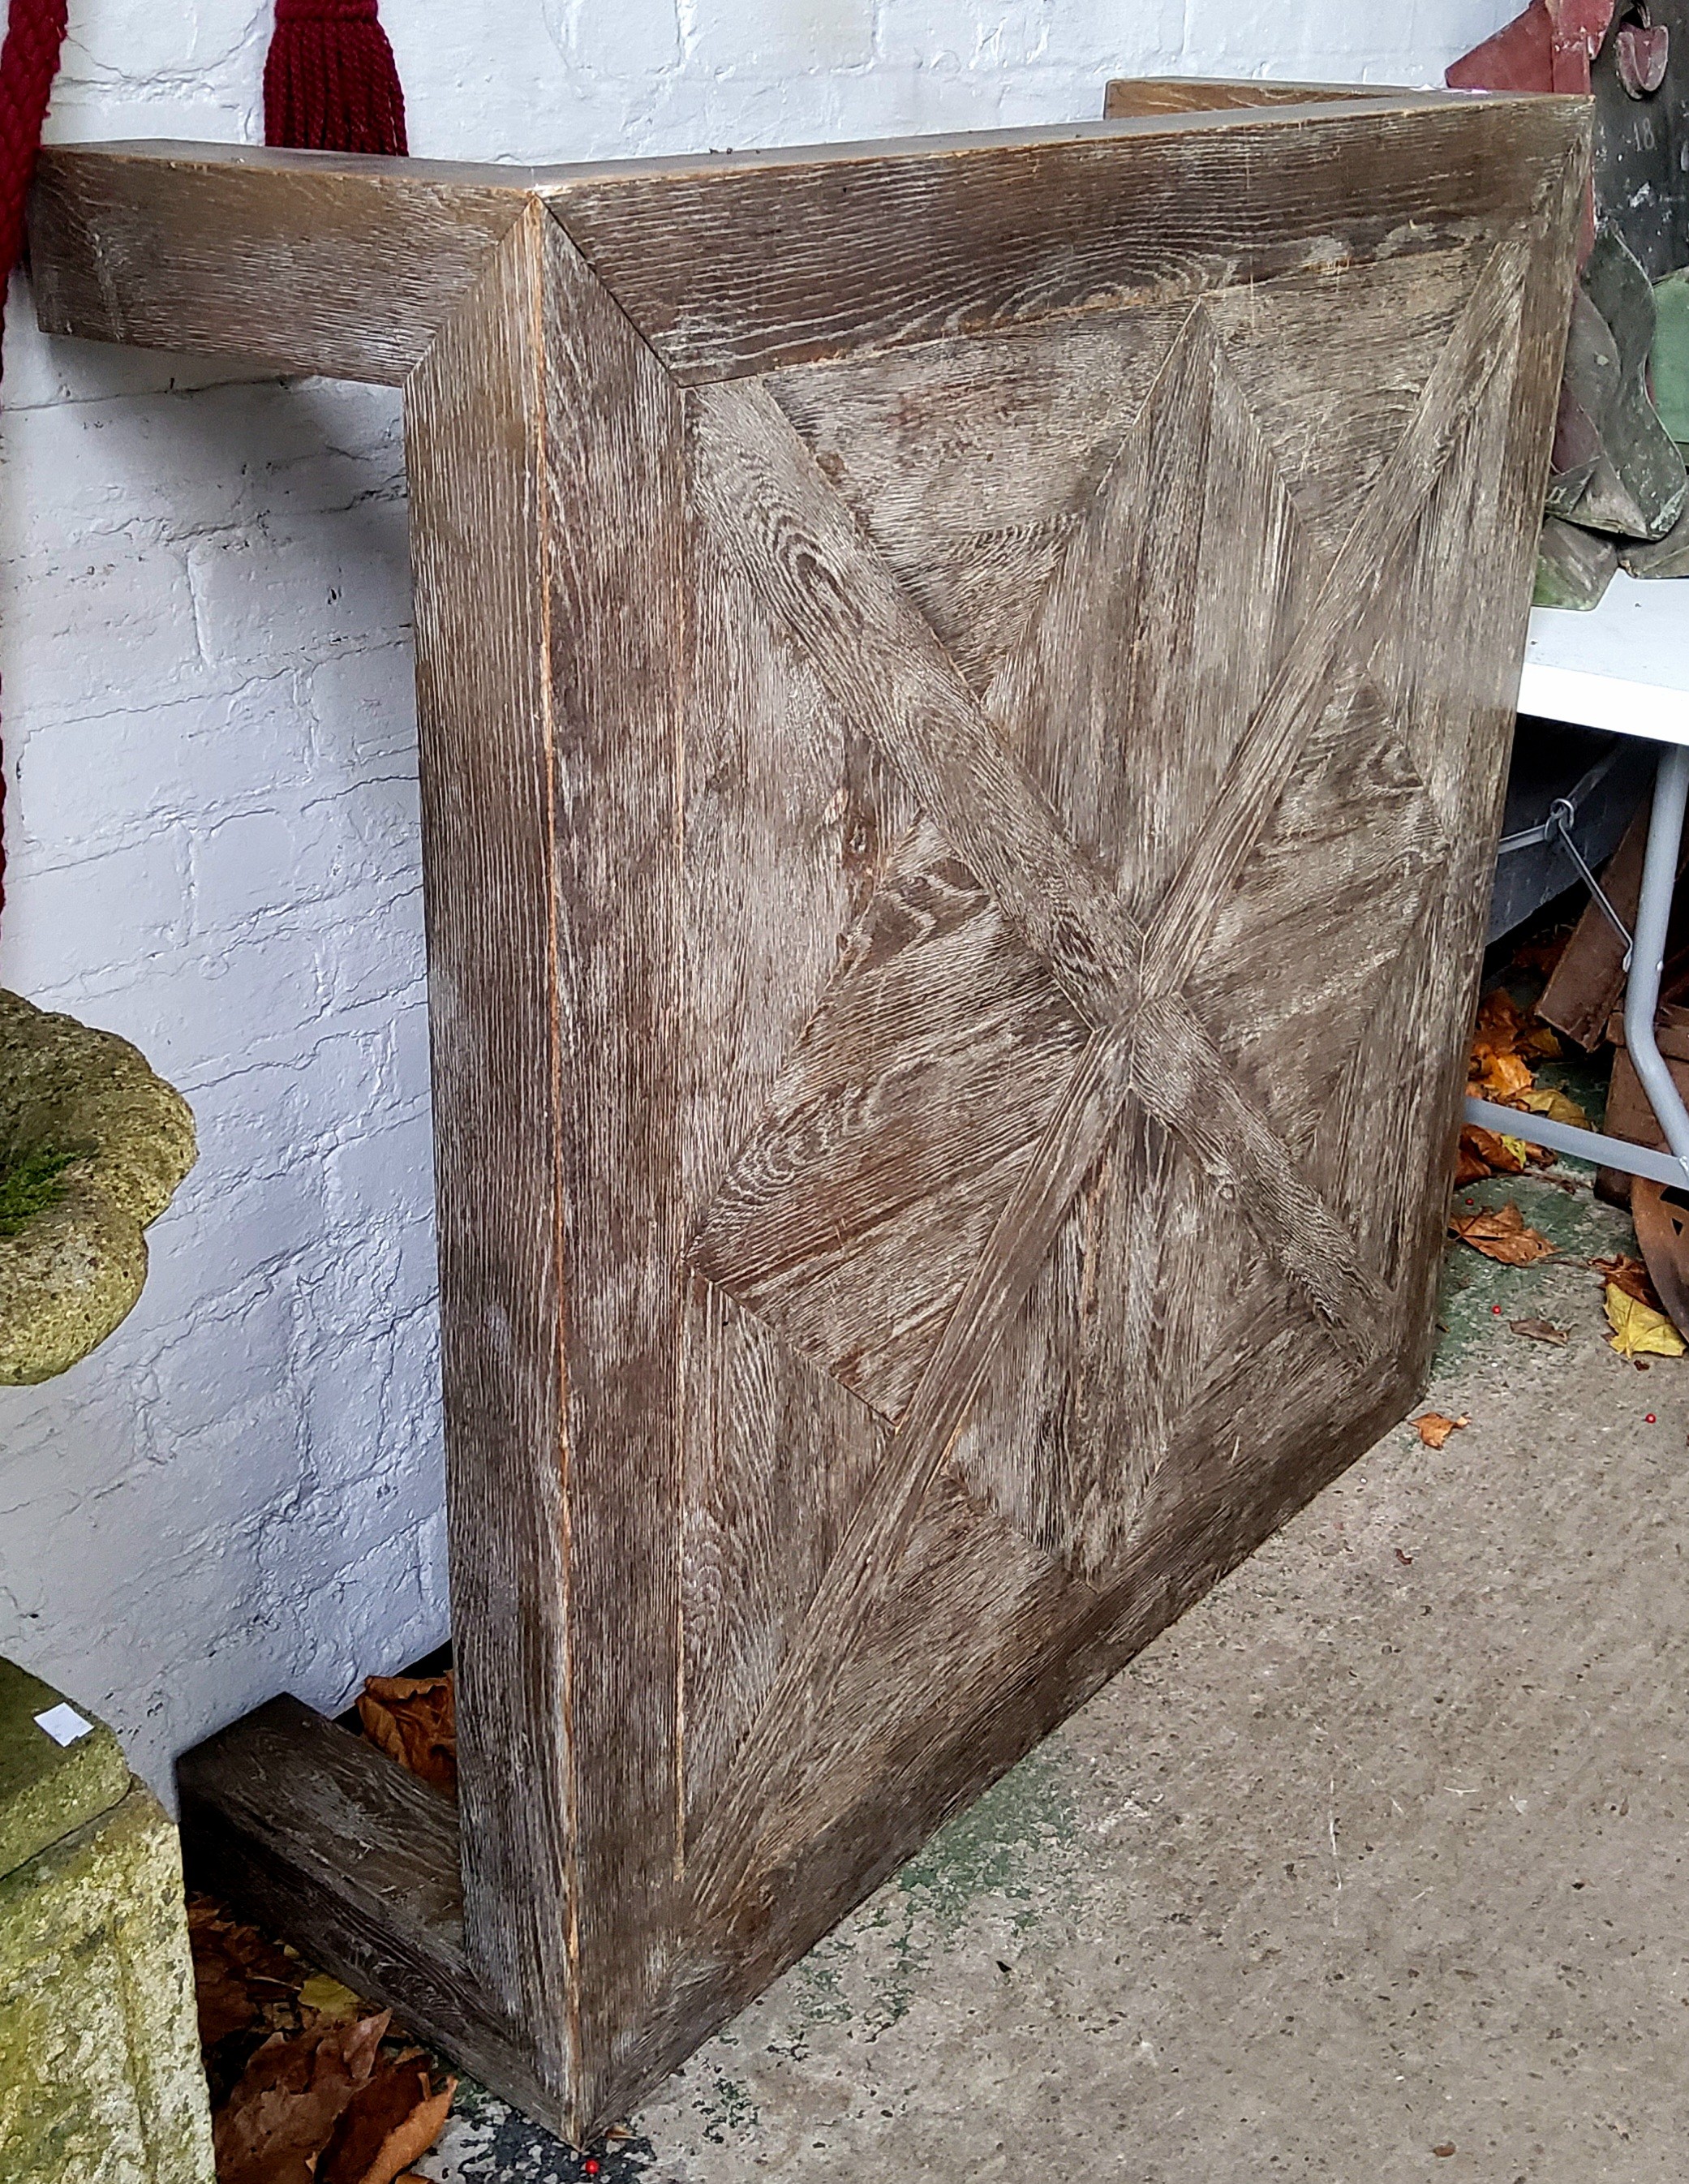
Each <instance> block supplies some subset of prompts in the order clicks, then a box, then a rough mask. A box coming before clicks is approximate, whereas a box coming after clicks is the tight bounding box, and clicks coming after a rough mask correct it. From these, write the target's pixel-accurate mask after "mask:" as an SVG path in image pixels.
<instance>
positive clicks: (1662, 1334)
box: [1603, 1282, 1689, 1357]
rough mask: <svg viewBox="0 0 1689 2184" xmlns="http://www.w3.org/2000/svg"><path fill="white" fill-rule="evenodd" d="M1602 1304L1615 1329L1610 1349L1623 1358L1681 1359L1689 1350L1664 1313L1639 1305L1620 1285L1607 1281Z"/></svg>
mask: <svg viewBox="0 0 1689 2184" xmlns="http://www.w3.org/2000/svg"><path fill="white" fill-rule="evenodd" d="M1603 1302H1604V1304H1605V1306H1606V1309H1607V1323H1608V1326H1609V1327H1610V1328H1611V1329H1613V1332H1612V1334H1610V1335H1609V1336H1608V1347H1609V1349H1613V1350H1616V1351H1618V1352H1619V1356H1620V1357H1682V1355H1683V1354H1684V1351H1685V1350H1686V1349H1689V1344H1686V1343H1685V1341H1684V1340H1683V1337H1682V1336H1681V1334H1679V1333H1678V1332H1677V1329H1675V1327H1674V1326H1673V1325H1672V1323H1671V1322H1670V1321H1669V1319H1668V1318H1666V1316H1665V1314H1664V1312H1656V1311H1655V1310H1654V1308H1653V1306H1652V1305H1647V1304H1642V1303H1639V1302H1638V1301H1637V1300H1636V1298H1635V1297H1633V1296H1632V1295H1630V1291H1629V1290H1621V1289H1620V1288H1619V1284H1618V1283H1617V1282H1608V1284H1607V1290H1606V1294H1605V1296H1604V1298H1603Z"/></svg>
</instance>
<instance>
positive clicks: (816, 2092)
mask: <svg viewBox="0 0 1689 2184" xmlns="http://www.w3.org/2000/svg"><path fill="white" fill-rule="evenodd" d="M1463 1195H1472V1196H1474V1198H1477V1199H1479V1200H1480V1201H1481V1202H1484V1203H1499V1202H1502V1201H1504V1200H1505V1199H1506V1198H1508V1197H1512V1198H1514V1199H1515V1200H1516V1201H1518V1203H1519V1206H1520V1208H1521V1210H1522V1211H1523V1212H1525V1216H1526V1218H1527V1219H1528V1220H1530V1222H1531V1223H1533V1224H1534V1225H1535V1226H1536V1227H1538V1228H1539V1229H1541V1230H1542V1231H1543V1232H1544V1233H1545V1234H1547V1235H1549V1236H1550V1237H1551V1238H1552V1239H1553V1240H1555V1241H1556V1242H1557V1243H1558V1245H1560V1246H1561V1247H1562V1248H1561V1252H1560V1255H1559V1256H1557V1257H1556V1258H1554V1259H1552V1260H1548V1261H1546V1262H1541V1263H1540V1264H1539V1265H1537V1266H1536V1267H1533V1268H1525V1269H1513V1268H1500V1267H1496V1266H1494V1265H1492V1264H1491V1263H1490V1262H1486V1261H1485V1260H1483V1259H1481V1258H1480V1256H1478V1255H1477V1254H1476V1253H1474V1252H1473V1251H1470V1250H1469V1249H1467V1248H1466V1247H1464V1246H1462V1247H1459V1248H1458V1250H1457V1251H1455V1252H1453V1253H1452V1255H1451V1261H1450V1270H1449V1281H1448V1286H1447V1290H1446V1292H1445V1295H1446V1299H1447V1309H1446V1310H1445V1312H1444V1315H1443V1316H1444V1318H1445V1319H1446V1320H1447V1323H1448V1334H1447V1338H1446V1340H1445V1342H1444V1346H1443V1350H1442V1353H1441V1357H1440V1360H1439V1364H1438V1368H1437V1374H1436V1378H1435V1380H1434V1382H1433V1385H1432V1386H1431V1387H1430V1390H1428V1392H1427V1396H1426V1401H1425V1407H1434V1408H1435V1409H1438V1410H1441V1411H1443V1412H1448V1413H1451V1414H1453V1415H1459V1414H1461V1413H1465V1414H1467V1415H1468V1416H1469V1418H1470V1420H1471V1424H1469V1426H1468V1427H1467V1428H1466V1429H1464V1430H1463V1432H1460V1433H1458V1434H1456V1435H1453V1436H1452V1439H1451V1440H1450V1441H1449V1443H1448V1445H1447V1447H1445V1448H1444V1449H1442V1450H1441V1451H1433V1450H1431V1449H1428V1448H1426V1447H1424V1446H1423V1445H1422V1444H1421V1443H1420V1442H1419V1439H1418V1436H1417V1435H1415V1433H1414V1432H1413V1429H1412V1427H1411V1425H1409V1424H1404V1425H1403V1426H1402V1427H1399V1428H1397V1429H1395V1430H1393V1431H1392V1432H1391V1434H1389V1435H1386V1436H1385V1439H1384V1440H1382V1441H1381V1442H1380V1444H1379V1445H1378V1446H1377V1447H1376V1448H1374V1450H1373V1451H1371V1453H1370V1454H1369V1455H1368V1457H1366V1458H1365V1459H1364V1460H1363V1463H1361V1464H1359V1465H1358V1466H1357V1467H1356V1468H1355V1469H1354V1470H1353V1471H1352V1472H1351V1473H1349V1474H1348V1475H1347V1476H1346V1478H1345V1479H1342V1480H1341V1481H1340V1482H1339V1483H1338V1484H1337V1485H1335V1486H1334V1487H1332V1488H1331V1489H1329V1490H1328V1491H1327V1492H1326V1493H1325V1494H1324V1495H1322V1496H1320V1497H1319V1499H1318V1501H1317V1502H1315V1503H1314V1504H1313V1506H1312V1507H1309V1508H1308V1509H1307V1510H1306V1511H1304V1512H1303V1513H1302V1515H1301V1516H1300V1517H1299V1518H1296V1521H1295V1522H1294V1523H1293V1524H1290V1526H1289V1527H1287V1529H1285V1531H1284V1532H1283V1533H1282V1534H1280V1535H1279V1537H1278V1538H1277V1539H1275V1540H1274V1541H1271V1542H1269V1543H1268V1546H1266V1547H1265V1548H1263V1550H1262V1551H1261V1552H1260V1553H1258V1554H1257V1555H1256V1556H1255V1557H1252V1559H1251V1561H1250V1562H1249V1563H1246V1564H1245V1565H1244V1567H1243V1568H1241V1569H1240V1570H1239V1571H1237V1572H1236V1573H1235V1574H1234V1575H1233V1576H1232V1577H1231V1578H1230V1579H1229V1580H1227V1582H1226V1583H1225V1584H1224V1585H1221V1586H1219V1587H1218V1589H1217V1590H1216V1591H1214V1592H1213V1593H1212V1594H1211V1595H1210V1596H1209V1597H1208V1598H1207V1600H1205V1601H1203V1602H1201V1604H1200V1605H1199V1606H1198V1607H1196V1608H1194V1609H1193V1610H1192V1611H1191V1613H1190V1614H1189V1615H1187V1616H1186V1617H1185V1619H1184V1620H1183V1621H1182V1622H1181V1623H1180V1624H1178V1625H1177V1626H1176V1627H1175V1628H1174V1629H1173V1630H1170V1631H1168V1633H1167V1634H1165V1635H1164V1636H1163V1637H1162V1639H1160V1640H1159V1641H1157V1643H1156V1644H1155V1645H1154V1646H1151V1647H1150V1649H1149V1650H1148V1651H1147V1652H1146V1653H1145V1654H1143V1655H1142V1656H1141V1657H1140V1659H1139V1660H1138V1661H1137V1662H1135V1663H1134V1664H1133V1665H1132V1667H1131V1668H1129V1669H1127V1670H1126V1671H1125V1672H1124V1673H1123V1674H1121V1675H1119V1676H1118V1677H1117V1678H1116V1679H1115V1680H1113V1682H1112V1683H1111V1684H1110V1685H1107V1686H1106V1688H1105V1689H1104V1690H1103V1691H1101V1692H1100V1693H1099V1694H1098V1696H1097V1697H1096V1698H1095V1699H1094V1700H1093V1701H1092V1702H1091V1703H1090V1705H1089V1706H1087V1707H1086V1708H1084V1709H1083V1710H1082V1711H1081V1712H1080V1713H1078V1714H1077V1715H1075V1716H1074V1717H1073V1720H1072V1721H1071V1722H1069V1723H1068V1724H1067V1725H1066V1726H1065V1727H1064V1728H1063V1729H1062V1730H1059V1731H1058V1732H1057V1733H1056V1735H1055V1736H1052V1737H1051V1738H1050V1739H1049V1740H1048V1741H1046V1742H1045V1744H1044V1745H1043V1746H1042V1747H1040V1749H1039V1751H1037V1752H1034V1754H1033V1755H1032V1756H1031V1757H1030V1758H1028V1760H1027V1761H1025V1762H1024V1763H1023V1765H1022V1766H1021V1767H1019V1768H1017V1769H1015V1770H1014V1772H1013V1773H1012V1774H1011V1775H1008V1776H1007V1777H1006V1778H1005V1780H1004V1781H1003V1782H1002V1783H1001V1784H1000V1785H999V1786H997V1788H996V1789H995V1790H994V1791H992V1792H990V1793H989V1796H988V1797H985V1798H984V1799H982V1800H981V1801H980V1802H978V1804H977V1805H976V1806H974V1807H973V1808H972V1809H971V1810H970V1811H969V1812H967V1813H966V1814H962V1816H961V1817H960V1818H959V1819H957V1820H956V1822H954V1823H952V1825H951V1826H950V1828H949V1829H947V1830H945V1832H944V1833H943V1834H942V1835H941V1836H939V1837H938V1838H937V1839H936V1840H935V1841H934V1843H933V1844H932V1845H930V1846H929V1847H928V1849H927V1850H926V1851H924V1852H923V1853H922V1855H921V1856H920V1857H919V1858H917V1859H915V1860H914V1861H912V1862H911V1864H910V1865H909V1866H908V1867H906V1868H905V1869H904V1870H903V1872H902V1873H900V1874H899V1875H896V1876H895V1878H894V1879H893V1880H891V1881H889V1882H888V1883H887V1885H886V1886H885V1887H884V1888H883V1889H881V1890H880V1891H879V1892H878V1894H877V1895H876V1896H874V1897H872V1898H871V1899H870V1900H869V1902H868V1903H866V1904H864V1905H863V1906H862V1907H861V1909H860V1910H859V1911H858V1912H857V1913H856V1914H855V1915H854V1916H853V1917H852V1918H851V1919H849V1920H847V1921H846V1922H845V1923H844V1925H843V1926H841V1927H840V1928H839V1930H838V1931H837V1932H836V1933H834V1934H833V1935H832V1936H829V1937H828V1939H827V1940H826V1941H825V1942H822V1944H821V1945H820V1946H819V1947H817V1949H815V1950H814V1951H812V1952H811V1955H810V1956H809V1957H808V1958H805V1961H804V1962H803V1963H802V1964H799V1965H797V1966H795V1967H794V1969H793V1970H791V1971H790V1972H789V1974H788V1975H786V1976H785V1977H784V1978H783V1980H781V1981H779V1982H778V1984H777V1985H776V1986H774V1987H773V1988H772V1989H771V1990H770V1992H768V1993H767V1994H766V1996H764V1997H762V1999H761V2001H760V2002H759V2003H756V2004H755V2005H754V2006H753V2007H752V2008H751V2009H749V2010H748V2011H746V2012H745V2014H744V2015H743V2016H742V2017H741V2018H739V2020H737V2022H736V2023H735V2024H734V2025H732V2026H730V2027H729V2028H728V2029H727V2031H726V2032H725V2033H724V2034H722V2036H720V2037H719V2038H717V2039H716V2040H714V2041H711V2042H709V2043H708V2044H707V2045H706V2046H705V2048H703V2049H701V2050H700V2053H698V2055H696V2056H695V2057H694V2059H693V2060H692V2062H691V2063H690V2064H688V2067H687V2068H686V2070H684V2071H683V2072H682V2073H680V2074H679V2075H678V2076H677V2077H676V2078H675V2079H673V2080H672V2081H670V2083H669V2084H668V2085H667V2086H666V2087H665V2088H663V2089H662V2091H661V2092H660V2094H659V2095H658V2096H657V2097H656V2098H654V2099H653V2100H652V2101H651V2102H649V2103H648V2104H647V2106H646V2107H645V2109H644V2111H643V2112H642V2113H641V2114H640V2115H639V2116H638V2118H636V2119H635V2120H634V2123H635V2127H636V2129H637V2131H638V2137H637V2138H636V2139H635V2140H634V2141H633V2142H632V2143H630V2144H628V2145H627V2146H625V2147H622V2148H620V2149H615V2150H612V2149H599V2150H597V2153H598V2158H599V2160H600V2162H601V2164H602V2167H601V2170H600V2175H601V2176H602V2177H603V2178H605V2179H607V2180H610V2184H616V2180H619V2179H621V2178H624V2177H627V2176H636V2175H637V2176H642V2177H644V2178H647V2179H649V2180H654V2184H750V2180H752V2179H762V2178H766V2177H769V2176H779V2177H781V2178H783V2179H786V2178H790V2179H794V2180H805V2179H816V2180H823V2179H824V2180H838V2184H844V2180H846V2179H848V2180H850V2184H860V2180H861V2179H862V2178H863V2177H865V2176H899V2177H904V2176H907V2177H919V2178H922V2179H932V2180H936V2181H937V2184H949V2180H956V2184H962V2180H967V2184H975V2180H978V2181H979V2184H992V2180H996V2179H1007V2178H1010V2177H1013V2178H1015V2179H1017V2180H1018V2179H1022V2178H1024V2177H1026V2176H1030V2175H1038V2176H1047V2175H1055V2176H1060V2177H1062V2179H1063V2180H1064V2184H1090V2180H1095V2184H1104V2180H1106V2184H1262V2180H1263V2179H1269V2178H1276V2177H1301V2178H1310V2179H1318V2180H1322V2184H1327V2181H1328V2180H1329V2184H1361V2181H1362V2180H1364V2184H1398V2180H1401V2181H1402V2184H1405V2180H1408V2179H1419V2178H1424V2177H1435V2178H1437V2179H1438V2180H1447V2184H1459V2180H1462V2179H1482V2180H1484V2184H1644V2180H1646V2184H1653V2180H1659V2181H1660V2184H1666V2180H1670V2184H1679V2180H1681V2177H1682V2176H1683V2174H1684V2170H1685V2154H1684V2149H1685V2148H1686V2146H1689V2059H1686V2055H1689V2049H1686V2040H1689V2010H1686V2006H1685V2005H1686V2002H1689V1938H1686V1934H1685V1927H1684V1921H1683V1917H1682V1904H1683V1900H1684V1895H1685V1888H1686V1882H1689V1869H1686V1845H1689V1775H1686V1769H1685V1766H1684V1762H1683V1757H1682V1755H1683V1752H1684V1750H1685V1737H1684V1726H1685V1724H1684V1720H1683V1713H1684V1693H1685V1691H1686V1688H1689V1680H1686V1674H1685V1670H1686V1668H1689V1577H1686V1570H1685V1562H1684V1546H1683V1543H1684V1541H1685V1538H1686V1536H1689V1361H1685V1362H1681V1363H1678V1362H1664V1361H1659V1362H1655V1363H1654V1365H1653V1367H1652V1368H1651V1369H1650V1370H1648V1371H1647V1372H1646V1373H1643V1372H1638V1371H1637V1370H1636V1367H1635V1366H1634V1365H1633V1364H1630V1363H1628V1362H1625V1361H1624V1360H1622V1359H1620V1358H1619V1357H1616V1356H1615V1355H1614V1352H1613V1351H1611V1350H1610V1349H1609V1348H1608V1346H1607V1344H1606V1340H1605V1335H1606V1332H1607V1330H1606V1327H1605V1324H1604V1322H1603V1318H1602V1314H1601V1281H1600V1277H1599V1276H1598V1275H1597V1274H1596V1273H1591V1271H1590V1269H1589V1268H1588V1267H1587V1266H1586V1264H1585V1263H1584V1262H1586V1260H1587V1259H1589V1258H1591V1257H1593V1256H1597V1255H1599V1254H1600V1253H1603V1252H1605V1251H1613V1250H1615V1249H1626V1250H1629V1249H1634V1240H1633V1238H1632V1236H1631V1233H1630V1228H1629V1224H1628V1223H1627V1222H1625V1219H1624V1217H1622V1216H1620V1215H1619V1214H1617V1213H1615V1212H1612V1211H1611V1210H1610V1209H1608V1208H1607V1207H1604V1206H1599V1205H1597V1204H1596V1203H1594V1202H1593V1201H1591V1199H1590V1197H1589V1196H1588V1194H1587V1191H1586V1190H1580V1191H1579V1192H1578V1194H1577V1195H1569V1194H1567V1193H1566V1192H1564V1191H1562V1190H1558V1189H1556V1188H1555V1186H1554V1184H1552V1183H1545V1182H1542V1181H1540V1180H1536V1179H1533V1178H1513V1179H1509V1180H1508V1181H1507V1182H1505V1183H1497V1184H1486V1185H1485V1186H1482V1187H1481V1189H1480V1190H1479V1191H1477V1192H1474V1193H1471V1194H1463ZM1497 1306H1499V1307H1500V1310H1499V1311H1497V1310H1496V1309H1494V1307H1497ZM1514 1318H1546V1319H1548V1320H1550V1321H1552V1322H1553V1323H1555V1324H1557V1325H1559V1326H1563V1327H1566V1328H1569V1329H1570V1330H1571V1337H1570V1340H1569V1343H1568V1344H1567V1346H1566V1347H1565V1348H1564V1349H1560V1348H1554V1347H1551V1346H1545V1345H1542V1344H1540V1343H1536V1342H1531V1341H1529V1340H1525V1339H1523V1338H1521V1337H1519V1336H1518V1335H1516V1334H1513V1333H1512V1332H1511V1331H1510V1329H1509V1326H1508V1322H1509V1321H1510V1320H1512V1319H1514ZM1650 1415H1652V1417H1653V1421H1654V1422H1653V1424H1648V1423H1647V1419H1648V1418H1649V1417H1650ZM1449 2146H1452V2147H1453V2148H1455V2151H1454V2152H1453V2153H1449V2154H1439V2153H1437V2152H1436V2151H1435V2149H1436V2148H1442V2147H1449ZM421 2167H422V2170H423V2171H424V2173H425V2174H426V2175H427V2176H430V2177H432V2178H437V2179H439V2180H441V2184H446V2180H449V2184H497V2180H499V2179H503V2178H506V2177H509V2178H517V2177H520V2178H522V2179H524V2180H527V2179H532V2184H566V2180H569V2184H572V2180H573V2179H574V2178H576V2177H577V2176H582V2175H583V2174H584V2173H585V2172H584V2170H583V2165H581V2164H580V2162H579V2161H578V2159H577V2157H574V2156H572V2155H570V2154H568V2153H566V2151H565V2150H564V2149H563V2148H560V2147H558V2146H557V2145H556V2143H555V2141H549V2140H543V2138H542V2137H541V2136H540V2135H538V2134H536V2133H534V2132H532V2131H530V2130H528V2129H527V2127H526V2126H521V2125H518V2124H516V2122H515V2121H514V2120H512V2119H510V2118H509V2117H508V2114H507V2112H505V2111H504V2110H503V2109H501V2108H499V2104H497V2103H483V2104H482V2106H481V2107H480V2108H479V2109H478V2110H477V2113H476V2114H475V2115H473V2116H471V2117H468V2118H465V2120H461V2121H454V2124H453V2125H452V2126H451V2127H450V2131H449V2136H448V2139H447V2142H446V2143H445V2146H444V2147H443V2148H442V2150H441V2152H440V2153H438V2154H437V2155H435V2156H432V2157H430V2158H429V2159H427V2160H425V2161H424V2162H423V2164H422V2165H421Z"/></svg>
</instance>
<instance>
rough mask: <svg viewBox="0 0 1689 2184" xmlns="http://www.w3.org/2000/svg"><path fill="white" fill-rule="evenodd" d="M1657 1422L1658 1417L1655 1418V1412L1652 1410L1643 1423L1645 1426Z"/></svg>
mask: <svg viewBox="0 0 1689 2184" xmlns="http://www.w3.org/2000/svg"><path fill="white" fill-rule="evenodd" d="M1656 1423H1657V1421H1656V1419H1655V1418H1654V1414H1653V1412H1652V1411H1650V1412H1648V1414H1647V1418H1644V1419H1643V1420H1642V1424H1644V1425H1645V1426H1651V1425H1653V1424H1656Z"/></svg>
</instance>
